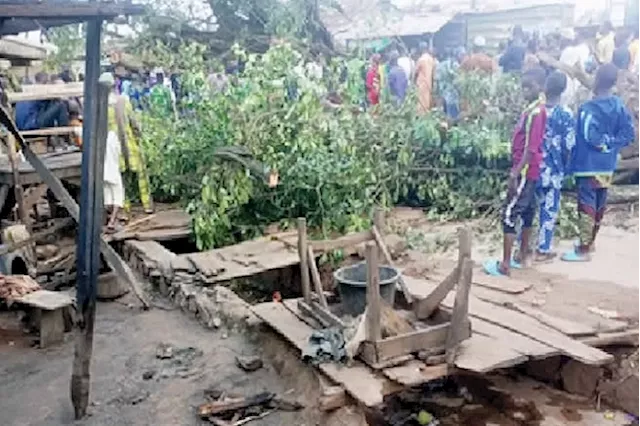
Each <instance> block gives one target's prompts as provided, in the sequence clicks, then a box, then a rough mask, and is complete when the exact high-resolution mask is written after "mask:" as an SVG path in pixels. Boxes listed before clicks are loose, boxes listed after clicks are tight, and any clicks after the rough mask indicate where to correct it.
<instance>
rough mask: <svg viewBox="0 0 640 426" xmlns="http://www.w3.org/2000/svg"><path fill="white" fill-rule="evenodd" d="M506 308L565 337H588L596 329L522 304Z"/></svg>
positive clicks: (514, 304)
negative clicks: (534, 320)
mask: <svg viewBox="0 0 640 426" xmlns="http://www.w3.org/2000/svg"><path fill="white" fill-rule="evenodd" d="M506 307H507V308H511V309H514V310H516V311H518V312H522V313H523V314H526V315H529V316H530V317H532V318H535V319H537V320H538V321H540V322H541V323H542V324H545V325H548V326H549V327H551V328H553V329H554V330H558V331H560V332H562V333H564V334H566V335H567V336H572V337H576V336H588V335H590V334H595V333H596V329H595V328H594V327H591V326H590V325H588V324H582V323H577V322H575V321H571V320H568V319H564V318H560V317H556V316H553V315H549V314H547V313H545V312H542V311H541V310H540V309H536V308H533V307H529V306H526V305H524V304H522V303H509V304H507V305H506Z"/></svg>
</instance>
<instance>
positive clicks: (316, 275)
mask: <svg viewBox="0 0 640 426" xmlns="http://www.w3.org/2000/svg"><path fill="white" fill-rule="evenodd" d="M307 260H308V262H309V267H310V268H311V278H312V279H313V287H314V288H315V289H316V293H317V294H318V299H319V300H320V304H321V305H322V307H323V308H325V309H329V305H328V304H327V298H326V297H324V291H323V290H322V281H321V280H320V271H318V266H317V265H316V258H315V256H314V255H313V247H311V246H310V245H309V246H308V247H307Z"/></svg>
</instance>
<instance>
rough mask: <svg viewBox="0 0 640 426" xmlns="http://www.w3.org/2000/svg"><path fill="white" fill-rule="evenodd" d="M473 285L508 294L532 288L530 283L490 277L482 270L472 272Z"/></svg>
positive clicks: (509, 278)
mask: <svg viewBox="0 0 640 426" xmlns="http://www.w3.org/2000/svg"><path fill="white" fill-rule="evenodd" d="M473 272H474V273H473V277H474V278H473V284H475V285H479V286H482V287H486V288H490V289H491V290H497V291H501V292H504V293H509V294H520V293H524V292H525V291H527V290H529V289H530V288H531V287H533V284H532V283H529V282H524V281H522V280H518V279H516V278H513V277H492V276H489V275H487V274H486V273H485V272H484V271H483V270H482V269H479V268H477V269H476V270H475V271H473Z"/></svg>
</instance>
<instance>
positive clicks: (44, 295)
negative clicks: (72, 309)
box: [15, 290, 73, 311]
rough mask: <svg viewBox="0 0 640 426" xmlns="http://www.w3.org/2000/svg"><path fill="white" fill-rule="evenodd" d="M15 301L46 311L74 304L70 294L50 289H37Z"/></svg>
mask: <svg viewBox="0 0 640 426" xmlns="http://www.w3.org/2000/svg"><path fill="white" fill-rule="evenodd" d="M15 301H16V302H18V303H23V304H25V305H29V306H33V307H34V308H38V309H43V310H46V311H53V310H56V309H60V308H64V307H66V306H71V305H72V304H73V300H72V299H71V297H69V295H68V294H66V293H60V292H58V291H49V290H37V291H34V292H32V293H29V294H25V295H24V296H22V297H20V298H19V299H15Z"/></svg>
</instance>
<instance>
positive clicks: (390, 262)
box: [371, 225, 413, 305]
mask: <svg viewBox="0 0 640 426" xmlns="http://www.w3.org/2000/svg"><path fill="white" fill-rule="evenodd" d="M371 233H372V234H373V238H374V240H375V241H376V243H377V244H378V248H379V249H380V251H381V252H382V256H384V260H385V262H387V264H388V265H390V266H393V260H392V259H391V254H390V253H389V249H388V248H387V244H386V243H385V242H384V239H383V238H382V235H380V232H379V231H378V228H377V227H376V226H375V225H374V226H373V228H371ZM398 284H400V288H401V289H402V294H403V295H404V300H406V301H407V303H408V304H409V305H411V304H412V303H413V297H412V296H411V293H409V289H408V288H407V285H406V284H405V283H404V280H403V279H402V274H400V276H399V278H398Z"/></svg>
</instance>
